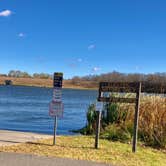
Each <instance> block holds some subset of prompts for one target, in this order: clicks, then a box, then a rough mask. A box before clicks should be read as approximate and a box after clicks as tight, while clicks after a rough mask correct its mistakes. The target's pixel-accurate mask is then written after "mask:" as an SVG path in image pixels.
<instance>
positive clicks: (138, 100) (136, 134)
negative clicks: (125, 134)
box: [132, 82, 141, 153]
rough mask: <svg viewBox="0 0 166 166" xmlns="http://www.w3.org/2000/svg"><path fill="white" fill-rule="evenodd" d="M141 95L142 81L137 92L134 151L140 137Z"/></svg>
mask: <svg viewBox="0 0 166 166" xmlns="http://www.w3.org/2000/svg"><path fill="white" fill-rule="evenodd" d="M140 96H141V82H140V83H139V87H138V90H137V94H136V105H135V115H134V135H133V147H132V152H133V153H135V152H136V151H137V137H138V121H139V109H140Z"/></svg>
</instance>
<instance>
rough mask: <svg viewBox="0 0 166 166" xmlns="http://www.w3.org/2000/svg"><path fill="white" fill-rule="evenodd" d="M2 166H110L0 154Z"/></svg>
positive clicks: (15, 154)
mask: <svg viewBox="0 0 166 166" xmlns="http://www.w3.org/2000/svg"><path fill="white" fill-rule="evenodd" d="M0 166H108V165H106V164H98V163H94V162H88V161H80V160H71V159H63V158H48V157H39V156H33V155H25V154H17V153H4V152H0Z"/></svg>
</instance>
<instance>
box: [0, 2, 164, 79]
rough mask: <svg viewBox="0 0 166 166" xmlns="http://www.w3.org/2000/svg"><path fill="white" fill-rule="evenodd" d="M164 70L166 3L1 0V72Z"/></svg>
mask: <svg viewBox="0 0 166 166" xmlns="http://www.w3.org/2000/svg"><path fill="white" fill-rule="evenodd" d="M11 69H18V70H23V71H27V72H29V73H34V72H46V73H53V72H54V71H62V72H64V75H65V77H66V78H69V77H72V76H74V75H80V76H82V75H88V74H100V73H106V72H111V71H113V70H116V71H119V72H127V73H128V72H132V73H133V72H139V73H140V72H141V73H153V72H165V71H166V1H165V0H0V73H7V72H8V71H9V70H11Z"/></svg>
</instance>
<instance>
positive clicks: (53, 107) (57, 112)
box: [49, 101, 64, 118]
mask: <svg viewBox="0 0 166 166" xmlns="http://www.w3.org/2000/svg"><path fill="white" fill-rule="evenodd" d="M63 110H64V106H63V103H62V102H55V101H52V102H51V103H50V106H49V115H50V116H53V117H55V116H57V117H60V118H62V117H63Z"/></svg>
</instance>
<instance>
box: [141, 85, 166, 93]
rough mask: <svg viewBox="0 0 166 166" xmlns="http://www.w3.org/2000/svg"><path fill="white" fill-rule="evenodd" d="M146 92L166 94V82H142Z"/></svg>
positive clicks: (143, 89)
mask: <svg viewBox="0 0 166 166" xmlns="http://www.w3.org/2000/svg"><path fill="white" fill-rule="evenodd" d="M141 92H144V93H155V94H166V84H162V83H160V84H159V83H142V90H141Z"/></svg>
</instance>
